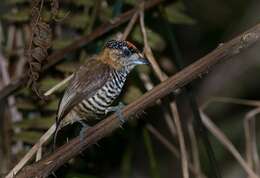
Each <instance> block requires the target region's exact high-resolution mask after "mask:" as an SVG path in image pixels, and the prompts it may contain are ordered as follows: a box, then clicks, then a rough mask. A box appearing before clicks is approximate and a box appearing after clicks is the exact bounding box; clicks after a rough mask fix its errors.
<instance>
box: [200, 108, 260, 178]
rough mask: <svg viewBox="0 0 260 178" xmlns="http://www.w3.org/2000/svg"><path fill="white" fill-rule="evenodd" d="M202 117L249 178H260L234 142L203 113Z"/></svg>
mask: <svg viewBox="0 0 260 178" xmlns="http://www.w3.org/2000/svg"><path fill="white" fill-rule="evenodd" d="M201 116H202V122H203V124H204V125H205V126H206V128H207V129H208V130H209V131H210V132H211V133H212V134H213V135H214V136H215V137H216V138H217V139H218V140H219V141H220V142H221V143H222V144H223V146H225V148H226V149H227V150H228V151H230V153H231V154H232V155H233V156H234V157H235V158H236V160H237V161H238V163H239V164H240V165H241V166H242V168H243V169H244V170H245V172H246V173H247V174H248V176H250V178H259V177H258V176H257V174H256V173H255V172H254V171H253V170H252V169H251V168H250V167H249V166H248V164H247V163H246V161H245V160H244V159H243V158H242V156H241V155H240V153H239V152H238V151H237V149H236V148H235V147H234V145H233V144H232V142H231V141H230V140H229V139H228V138H227V137H226V136H225V134H224V133H223V132H222V131H221V130H220V129H219V128H218V127H217V126H216V125H215V124H214V123H213V122H212V121H211V120H210V119H209V118H208V116H207V115H206V114H205V113H203V112H202V111H201Z"/></svg>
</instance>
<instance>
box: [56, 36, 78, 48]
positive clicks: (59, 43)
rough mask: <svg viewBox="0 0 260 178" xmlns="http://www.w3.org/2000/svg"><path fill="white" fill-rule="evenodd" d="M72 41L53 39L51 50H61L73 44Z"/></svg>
mask: <svg viewBox="0 0 260 178" xmlns="http://www.w3.org/2000/svg"><path fill="white" fill-rule="evenodd" d="M73 40H74V39H71V38H59V39H55V40H53V42H52V48H53V49H62V48H64V47H66V46H68V45H70V44H71V43H72V42H73Z"/></svg>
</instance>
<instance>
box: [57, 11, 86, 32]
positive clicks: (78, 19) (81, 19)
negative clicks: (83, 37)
mask: <svg viewBox="0 0 260 178" xmlns="http://www.w3.org/2000/svg"><path fill="white" fill-rule="evenodd" d="M89 22H90V17H89V16H87V15H86V14H84V13H82V14H74V15H69V16H68V17H67V18H66V20H63V21H61V23H63V24H65V25H67V26H69V27H71V28H76V29H84V28H85V27H86V26H87V25H88V24H89Z"/></svg>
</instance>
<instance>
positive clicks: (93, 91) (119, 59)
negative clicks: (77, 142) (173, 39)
mask: <svg viewBox="0 0 260 178" xmlns="http://www.w3.org/2000/svg"><path fill="white" fill-rule="evenodd" d="M142 64H149V62H148V60H147V59H146V58H144V56H143V55H142V53H141V52H140V51H139V50H138V49H137V48H136V46H135V45H133V44H132V43H131V42H129V41H125V40H109V41H107V42H106V43H105V45H104V47H103V49H102V50H101V51H100V52H99V53H98V54H96V55H93V56H92V57H90V58H89V59H87V60H86V62H85V63H84V64H83V65H81V66H80V67H79V68H78V69H77V70H76V71H75V72H74V73H73V77H72V79H71V80H70V81H69V84H68V86H67V88H66V89H65V92H64V94H63V97H62V98H61V100H60V102H59V106H58V110H57V114H56V129H55V133H54V148H55V145H56V137H57V133H58V131H59V130H60V129H61V128H63V127H65V126H67V125H69V124H73V123H75V122H79V123H81V124H82V125H83V127H86V126H87V125H88V123H91V122H93V121H97V120H100V118H101V116H105V115H107V113H109V112H111V111H117V110H118V109H119V110H120V108H121V107H122V105H121V104H119V107H117V106H111V105H112V103H113V101H114V100H115V99H116V98H117V97H118V96H119V94H120V93H121V91H122V88H123V86H124V83H125V81H126V78H127V76H128V74H129V73H130V72H131V71H132V69H134V67H135V66H137V65H142ZM120 106H121V107H120ZM119 113H120V112H119ZM118 117H119V119H120V121H122V120H123V118H122V117H121V118H120V114H119V116H118Z"/></svg>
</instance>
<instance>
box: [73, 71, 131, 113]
mask: <svg viewBox="0 0 260 178" xmlns="http://www.w3.org/2000/svg"><path fill="white" fill-rule="evenodd" d="M127 74H128V71H127V70H121V71H117V70H113V71H112V72H111V73H110V77H109V80H108V81H107V82H106V83H105V85H104V86H103V87H102V88H101V89H99V90H98V91H97V93H96V94H95V95H94V96H93V97H91V98H88V99H84V100H82V102H81V103H79V104H78V105H77V106H76V107H75V108H74V110H75V111H76V113H77V114H78V115H79V116H80V117H87V116H89V115H90V114H95V115H97V114H101V115H102V114H105V111H106V109H107V108H108V107H109V106H110V105H111V104H112V102H113V101H114V100H115V99H116V98H117V97H118V95H119V94H120V93H121V90H122V88H123V86H124V83H125V80H126V77H127Z"/></svg>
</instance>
